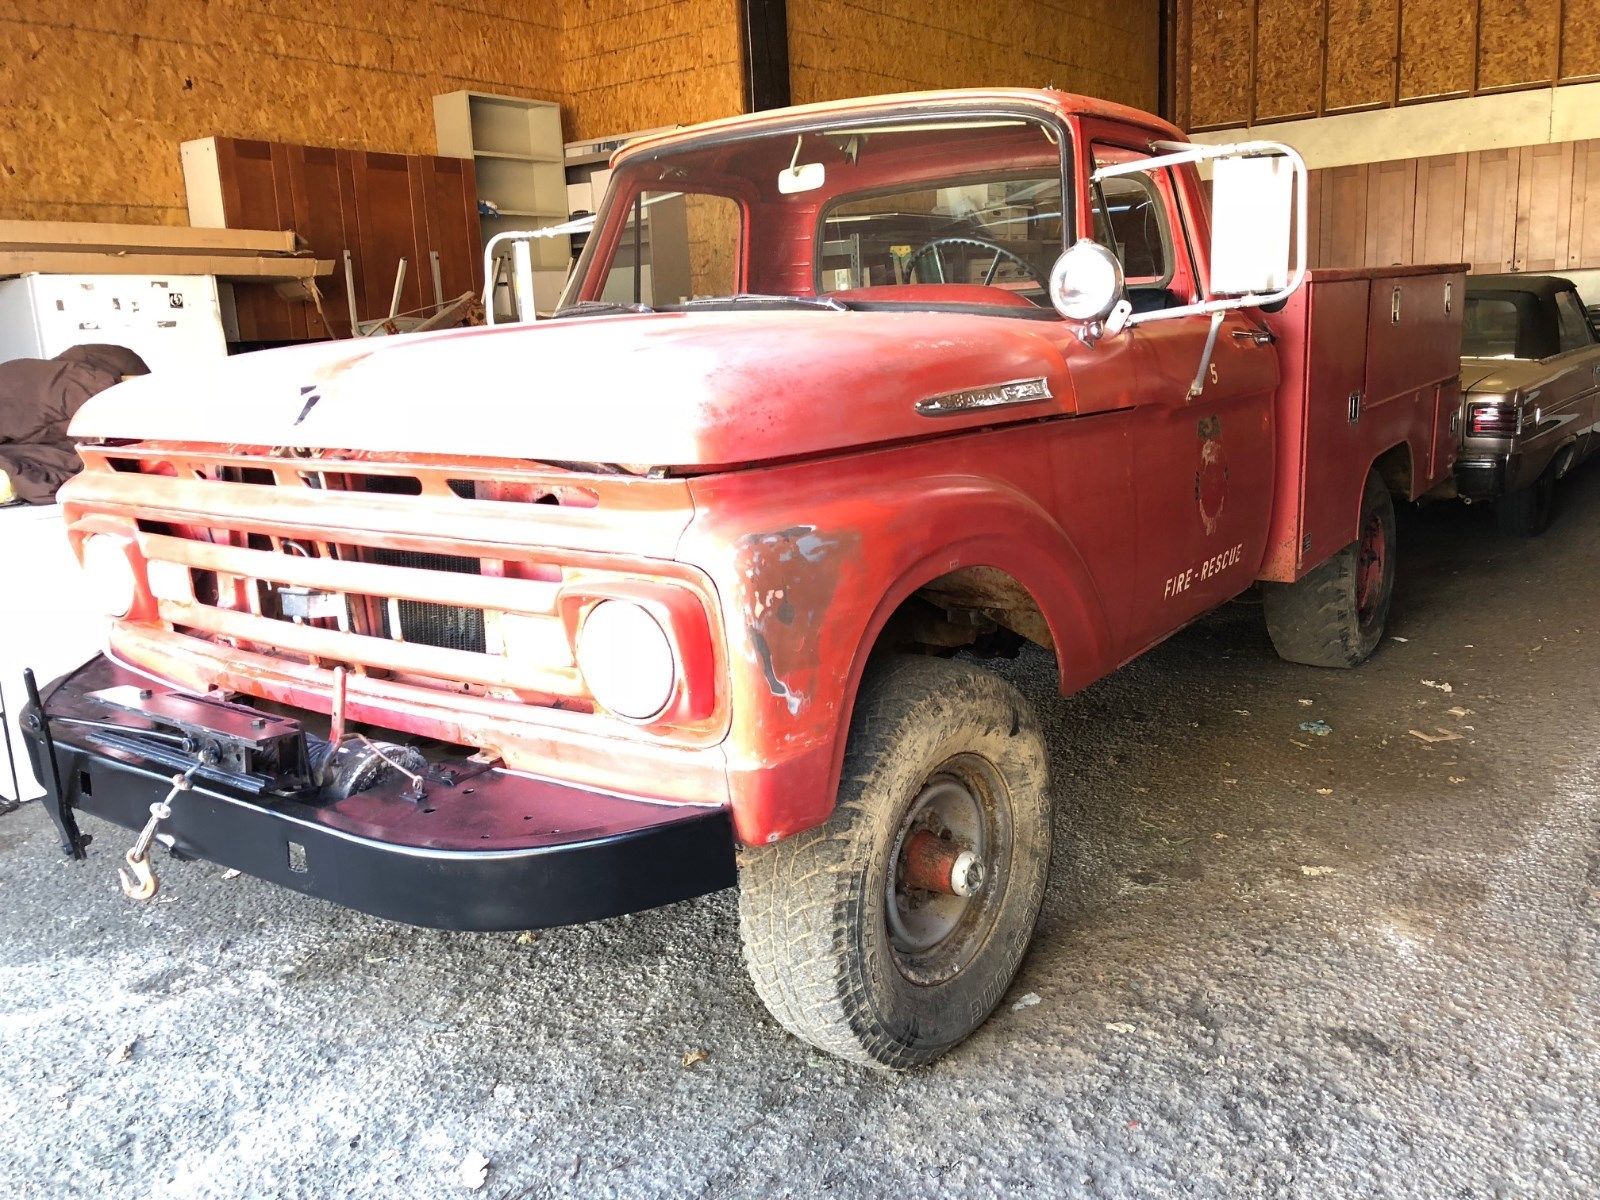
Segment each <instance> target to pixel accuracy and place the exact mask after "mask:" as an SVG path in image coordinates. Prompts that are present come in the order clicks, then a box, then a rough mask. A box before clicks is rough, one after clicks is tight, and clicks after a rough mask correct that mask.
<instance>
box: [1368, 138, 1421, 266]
mask: <svg viewBox="0 0 1600 1200" xmlns="http://www.w3.org/2000/svg"><path fill="white" fill-rule="evenodd" d="M1416 195H1417V163H1416V160H1415V159H1398V160H1396V161H1392V162H1381V163H1373V164H1372V165H1371V166H1370V167H1368V168H1367V242H1366V251H1365V256H1364V259H1363V261H1364V262H1365V263H1366V264H1367V266H1369V267H1392V266H1396V265H1399V264H1403V263H1406V262H1409V261H1410V258H1411V235H1412V230H1413V229H1414V228H1415V224H1414V223H1415V221H1416V211H1417V210H1416Z"/></svg>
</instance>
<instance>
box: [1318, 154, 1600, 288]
mask: <svg viewBox="0 0 1600 1200" xmlns="http://www.w3.org/2000/svg"><path fill="white" fill-rule="evenodd" d="M1309 199H1310V208H1311V214H1310V217H1311V220H1310V225H1311V238H1310V245H1309V246H1308V252H1309V255H1310V260H1311V265H1312V266H1314V267H1354V266H1369V267H1382V266H1391V265H1394V264H1396V263H1425V262H1465V263H1470V264H1471V266H1472V269H1473V270H1474V271H1477V272H1479V273H1483V272H1495V271H1555V272H1561V271H1577V270H1587V269H1590V268H1600V140H1595V141H1583V142H1557V143H1554V144H1551V145H1543V146H1524V147H1521V148H1520V149H1510V150H1480V151H1476V152H1474V153H1471V154H1443V155H1437V156H1434V157H1431V158H1413V159H1395V160H1393V161H1389V162H1380V163H1368V164H1363V165H1360V166H1349V167H1331V168H1327V169H1325V170H1321V171H1313V172H1311V191H1310V195H1309Z"/></svg>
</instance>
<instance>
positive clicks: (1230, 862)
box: [0, 468, 1600, 1198]
mask: <svg viewBox="0 0 1600 1200" xmlns="http://www.w3.org/2000/svg"><path fill="white" fill-rule="evenodd" d="M1566 499H1567V507H1566V511H1565V512H1564V513H1563V514H1562V516H1561V518H1560V521H1559V524H1558V526H1557V528H1556V530H1555V531H1554V532H1553V533H1551V534H1550V535H1548V536H1546V537H1545V538H1543V539H1541V540H1539V541H1536V542H1531V543H1521V542H1513V541H1508V540H1506V539H1503V538H1501V537H1500V536H1498V535H1497V534H1496V532H1495V530H1494V526H1493V522H1492V520H1489V519H1488V514H1486V513H1484V512H1483V511H1482V510H1477V511H1464V510H1462V509H1461V508H1459V507H1456V506H1446V507H1441V508H1437V509H1433V510H1430V511H1426V512H1421V513H1410V514H1406V515H1405V516H1404V518H1403V520H1402V524H1401V534H1402V538H1403V548H1404V549H1403V552H1404V558H1403V559H1402V566H1401V575H1400V583H1399V595H1398V599H1397V602H1396V608H1395V613H1394V618H1393V622H1392V632H1393V633H1394V634H1395V635H1396V636H1395V637H1394V638H1392V639H1391V640H1389V641H1388V642H1386V644H1385V645H1384V646H1383V647H1382V648H1381V649H1380V651H1379V652H1378V654H1377V656H1376V657H1375V658H1374V660H1373V661H1372V662H1371V663H1369V664H1368V665H1367V666H1366V667H1365V668H1363V669H1361V670H1359V671H1355V672H1345V673H1342V672H1325V671H1316V670H1312V669H1308V668H1301V667H1294V666H1289V665H1287V664H1284V663H1281V662H1279V661H1277V660H1276V659H1275V658H1274V657H1273V655H1272V652H1271V649H1270V647H1269V646H1268V644H1267V642H1266V638H1265V636H1264V634H1263V632H1262V629H1261V625H1260V614H1259V610H1258V609H1256V608H1254V607H1252V606H1248V605H1245V604H1239V605H1235V606H1232V607H1230V608H1229V609H1227V610H1226V611H1224V612H1223V613H1221V614H1219V615H1217V616H1216V617H1214V618H1212V619H1209V620H1207V621H1206V622H1205V623H1203V624H1202V625H1200V626H1197V627H1195V628H1193V629H1191V630H1189V631H1187V632H1185V633H1184V634H1183V635H1181V636H1179V637H1178V638H1176V639H1174V640H1173V641H1172V642H1170V643H1169V644H1168V645H1166V646H1164V647H1163V648H1161V649H1160V650H1158V651H1157V652H1155V653H1153V654H1151V655H1149V656H1147V657H1146V658H1145V659H1143V660H1142V661H1140V662H1139V663H1137V664H1135V665H1134V666H1132V667H1131V668H1129V669H1127V670H1125V671H1123V672H1122V673H1120V674H1119V675H1117V676H1115V677H1114V678H1112V679H1109V680H1107V681H1105V682H1103V683H1101V684H1099V685H1097V686H1096V687H1094V688H1093V689H1091V690H1090V691H1089V692H1087V693H1086V694H1084V695H1081V696H1079V697H1077V698H1075V699H1073V700H1070V701H1063V700H1061V699H1059V698H1057V697H1055V696H1053V695H1052V694H1051V690H1050V680H1049V675H1050V673H1049V667H1048V664H1047V663H1046V661H1045V659H1044V656H1043V655H1040V654H1031V655H1027V656H1024V658H1023V659H1021V660H1019V661H1018V662H1016V663H1014V664H1011V665H1009V666H1008V668H1007V670H1008V673H1009V674H1011V675H1012V677H1013V678H1015V680H1016V681H1017V682H1018V683H1019V684H1020V685H1021V686H1022V687H1023V688H1024V689H1025V690H1026V691H1027V692H1028V693H1029V695H1030V696H1031V697H1032V698H1033V700H1034V702H1035V703H1037V704H1038V705H1039V706H1040V708H1041V710H1042V711H1043V712H1044V714H1045V717H1046V723H1047V727H1048V730H1049V733H1050V737H1051V744H1052V746H1053V753H1054V762H1053V770H1054V788H1055V792H1056V798H1057V803H1058V813H1059V817H1058V825H1057V846H1058V859H1057V862H1056V864H1055V876H1054V882H1053V884H1052V886H1051V889H1050V892H1049V895H1048V897H1047V900H1046V905H1045V912H1044V917H1043V920H1042V923H1041V925H1040V929H1039V933H1038V937H1037V938H1036V940H1035V944H1034V950H1033V954H1032V956H1031V957H1030V958H1029V959H1028V960H1027V962H1026V963H1025V964H1024V967H1023V970H1022V974H1021V976H1020V978H1019V979H1018V981H1017V984H1016V986H1015V988H1014V989H1013V991H1012V993H1011V995H1010V996H1009V997H1008V998H1007V999H1006V1000H1005V1002H1004V1003H1003V1005H1002V1006H1001V1008H1000V1010H999V1011H998V1013H997V1014H996V1016H995V1017H994V1019H993V1020H992V1021H991V1022H990V1023H989V1024H988V1025H987V1026H986V1027H985V1028H984V1029H983V1030H981V1031H980V1032H979V1033H978V1035H977V1036H976V1037H974V1038H973V1039H972V1040H971V1041H970V1042H968V1043H967V1044H966V1045H964V1046H963V1047H961V1048H960V1049H958V1050H957V1051H956V1052H955V1053H953V1054H952V1055H950V1056H949V1057H948V1058H947V1059H945V1060H944V1061H942V1062H941V1063H939V1064H938V1065H936V1066H934V1067H933V1068H931V1069H928V1070H925V1071H922V1072H919V1073H915V1074H911V1075H908V1076H903V1077H898V1078H897V1077H888V1076H884V1075H880V1074H876V1073H873V1072H868V1071H862V1070H857V1069H853V1068H849V1067H846V1066H843V1065H841V1064H839V1063H837V1062H835V1061H832V1060H829V1059H826V1058H823V1057H821V1056H819V1055H816V1054H814V1053H812V1052H810V1051H809V1050H808V1049H807V1048H806V1047H805V1046H803V1045H800V1044H798V1043H796V1042H794V1041H793V1040H791V1039H789V1038H788V1037H787V1036H785V1035H784V1034H783V1033H782V1032H781V1031H780V1030H779V1029H778V1028H777V1027H776V1026H775V1025H774V1024H773V1023H772V1022H771V1021H770V1020H768V1019H767V1018H766V1017H765V1015H764V1013H763V1011H762V1009H761V1007H760V1005H759V1003H758V1002H757V1000H756V998H755V996H754V994H753V992H752V990H751V988H750V986H749V984H748V983H747V982H746V980H745V977H744V974H743V971H742V969H741V966H740V962H739V950H738V944H737V940H736V934H735V927H734V904H733V897H732V895H731V894H727V893H725V894H723V895H720V896H715V897H710V898H708V899H705V900H703V901H699V902H695V903H691V904H687V905H682V906H679V907H677V908H673V909H668V910H663V911H659V912H653V913H646V914H642V915H639V916H635V917H631V918H626V919H622V920H617V921H611V922H608V923H605V924H602V925H596V926H590V927H586V928H577V929H568V930H559V931H553V932H548V933H544V934H541V935H539V936H538V937H537V938H528V937H521V938H519V937H517V936H516V935H503V936H460V935H451V934H441V933H432V932H426V931H421V930H414V929H408V928H402V927H399V926H394V925H386V924H384V923H382V922H379V921H375V920H369V919H367V918H365V917H361V916H358V915H355V914H352V913H348V912H342V911H339V910H337V909H334V908H332V907H329V906H327V905H325V904H321V903H317V902H312V901H308V900H304V899H302V898H299V897H297V896H294V895H290V894H287V893H283V892H278V891H274V890H272V889H270V888H268V887H267V886H266V885H264V884H259V883H256V882H254V881H252V880H250V879H248V878H234V879H231V880H230V879H226V878H224V877H223V873H222V872H221V871H220V870H219V869H217V868H215V867H211V866H206V865H202V864H188V865H170V866H168V867H166V869H165V878H166V883H167V886H166V888H165V890H164V891H163V892H162V894H161V896H160V898H159V900H158V901H157V902H156V903H154V904H152V905H151V906H149V907H137V906H134V905H131V904H129V903H127V902H125V901H124V900H122V898H121V897H120V895H119V894H118V892H117V887H116V881H115V877H114V873H113V870H112V862H113V859H114V856H115V853H116V852H118V851H120V849H121V848H122V842H123V840H124V836H123V835H122V834H120V833H117V832H115V831H111V830H108V829H106V828H105V827H103V826H102V827H100V828H99V830H98V832H100V833H101V834H102V835H104V837H103V841H102V843H101V844H100V845H99V846H97V847H96V852H95V854H94V857H93V859H92V861H91V862H90V863H89V864H88V865H87V866H82V865H70V864H68V863H65V862H63V861H61V860H59V859H58V858H57V857H56V856H55V854H54V852H53V843H52V838H51V837H50V835H49V832H48V830H47V827H46V821H45V818H44V814H43V813H42V812H40V811H39V810H38V808H37V807H36V806H33V807H30V808H28V809H24V810H23V811H22V812H21V813H20V814H18V815H15V816H12V817H8V818H5V819H3V820H0V995H3V997H4V1000H3V1002H0V1055H3V1061H4V1062H5V1063H6V1064H7V1066H6V1071H7V1076H8V1080H7V1084H8V1086H6V1087H5V1088H4V1089H3V1090H0V1129H3V1131H4V1136H3V1137H0V1179H4V1180H9V1181H10V1184H9V1186H8V1187H7V1192H8V1193H9V1194H12V1195H17V1194H26V1195H30V1196H64V1195H96V1196H98V1195H103V1194H107V1193H110V1192H111V1191H112V1190H113V1189H119V1190H120V1189H133V1188H137V1189H141V1190H142V1189H144V1188H145V1187H147V1186H148V1187H149V1188H150V1189H151V1191H152V1194H154V1195H157V1196H163V1195H167V1196H233V1195H272V1196H327V1195H351V1196H362V1197H374V1196H416V1195H424V1194H427V1195H435V1194H437V1195H450V1194H466V1188H465V1187H464V1185H463V1184H462V1183H460V1182H458V1179H457V1168H458V1165H459V1164H460V1162H461V1160H462V1159H463V1157H464V1156H466V1155H467V1154H469V1153H480V1154H482V1155H483V1156H485V1157H486V1158H488V1159H489V1160H490V1163H491V1166H490V1168H489V1172H488V1180H487V1183H486V1185H485V1187H484V1188H483V1191H482V1192H481V1193H480V1194H482V1195H485V1196H493V1197H506V1198H510V1197H523V1196H527V1197H533V1196H546V1195H583V1196H606V1195H625V1196H674V1197H676V1196H691V1195H715V1196H746V1195H748V1196H785V1195H788V1196H816V1195H819V1194H836V1195H885V1194H900V1195H919V1196H920V1195H935V1194H939V1195H952V1196H959V1195H994V1194H1005V1195H1024V1194H1038V1195H1060V1194H1081V1195H1087V1196H1129V1197H1131V1196H1156V1195H1162V1196H1165V1195H1183V1196H1229V1197H1232V1196H1304V1197H1318V1198H1323V1197H1345V1196H1375V1197H1377V1196H1382V1197H1396V1196H1418V1197H1438V1196H1465V1197H1476V1196H1508V1197H1510V1196H1515V1197H1547V1196H1549V1197H1555V1196H1573V1197H1580V1196H1593V1195H1595V1194H1596V1193H1597V1191H1600V1136H1597V1134H1596V1130H1600V1101H1597V1099H1596V1097H1597V1096H1600V1035H1597V1032H1596V1030H1597V1026H1600V1020H1597V1018H1600V789H1597V779H1596V774H1597V768H1596V754H1595V749H1594V748H1595V746H1596V744H1597V742H1600V707H1597V706H1596V704H1595V686H1594V681H1595V680H1596V678H1597V677H1600V636H1597V633H1600V610H1597V608H1596V600H1595V594H1596V586H1597V584H1600V565H1597V564H1600V468H1591V469H1589V470H1588V471H1587V472H1586V473H1585V474H1584V475H1582V476H1580V477H1579V478H1577V479H1576V480H1574V481H1572V482H1571V484H1570V485H1569V486H1568V489H1567V493H1566ZM1402 639H1403V640H1402ZM1430 680H1431V681H1432V684H1430V683H1428V682H1426V681H1430ZM1443 684H1449V686H1450V689H1451V690H1449V691H1448V692H1446V691H1445V690H1442V687H1441V686H1438V685H1443ZM1453 709H1454V710H1460V711H1457V712H1452V711H1451V710H1453ZM1319 719H1320V720H1322V721H1325V722H1326V723H1327V725H1328V726H1330V727H1331V732H1330V733H1327V734H1326V735H1325V736H1317V735H1315V734H1312V733H1307V732H1303V731H1302V730H1301V729H1300V728H1299V726H1300V725H1301V723H1302V722H1307V721H1314V720H1319ZM1411 730H1417V731H1420V732H1422V733H1425V734H1427V735H1429V736H1430V737H1434V738H1438V737H1441V736H1446V735H1458V736H1457V737H1456V738H1455V739H1454V740H1443V741H1435V742H1425V741H1423V740H1422V739H1419V738H1418V737H1416V736H1414V735H1413V734H1412V733H1411V732H1410V731H1411ZM130 1045H131V1051H128V1052H127V1056H126V1058H125V1060H124V1061H120V1062H119V1061H113V1060H115V1059H118V1058H121V1057H122V1055H123V1051H124V1050H125V1048H127V1047H129V1046H130ZM698 1051H704V1052H705V1056H706V1057H705V1058H704V1060H703V1061H699V1062H696V1063H694V1064H693V1065H690V1066H684V1065H683V1064H684V1061H685V1056H686V1055H691V1057H694V1056H695V1055H693V1054H692V1052H698Z"/></svg>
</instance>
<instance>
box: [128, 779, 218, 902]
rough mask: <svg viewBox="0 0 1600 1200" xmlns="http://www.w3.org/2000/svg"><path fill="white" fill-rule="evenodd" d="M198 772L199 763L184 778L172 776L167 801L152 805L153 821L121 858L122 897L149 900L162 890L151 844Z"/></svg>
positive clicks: (159, 801)
mask: <svg viewBox="0 0 1600 1200" xmlns="http://www.w3.org/2000/svg"><path fill="white" fill-rule="evenodd" d="M199 769H200V764H199V763H196V764H195V765H194V766H192V767H190V768H189V769H188V770H187V771H185V772H184V773H183V774H182V775H174V776H173V777H172V789H171V790H170V791H169V792H168V793H167V795H166V798H165V799H163V800H157V801H156V802H155V803H154V804H152V805H151V806H150V819H149V820H148V821H146V822H145V823H144V828H143V829H141V830H140V831H139V836H138V837H137V838H135V839H134V842H133V845H132V846H130V847H129V848H128V852H127V853H126V854H124V855H123V856H122V861H123V863H124V865H123V866H120V867H118V868H117V879H118V881H119V882H120V883H121V884H122V894H123V895H124V896H126V897H127V898H128V899H129V900H148V899H150V898H151V897H152V896H154V895H155V894H156V893H157V892H158V891H160V890H161V881H160V880H159V879H157V878H156V873H155V870H154V869H153V868H152V867H151V866H150V844H151V843H152V842H154V841H155V838H156V829H157V827H158V826H160V824H161V822H163V821H165V820H166V819H167V818H168V817H170V816H171V815H172V801H173V800H174V799H175V798H176V797H177V795H178V793H179V792H186V791H188V790H189V780H190V779H191V778H192V777H193V775H194V773H195V772H196V771H198V770H199Z"/></svg>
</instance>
